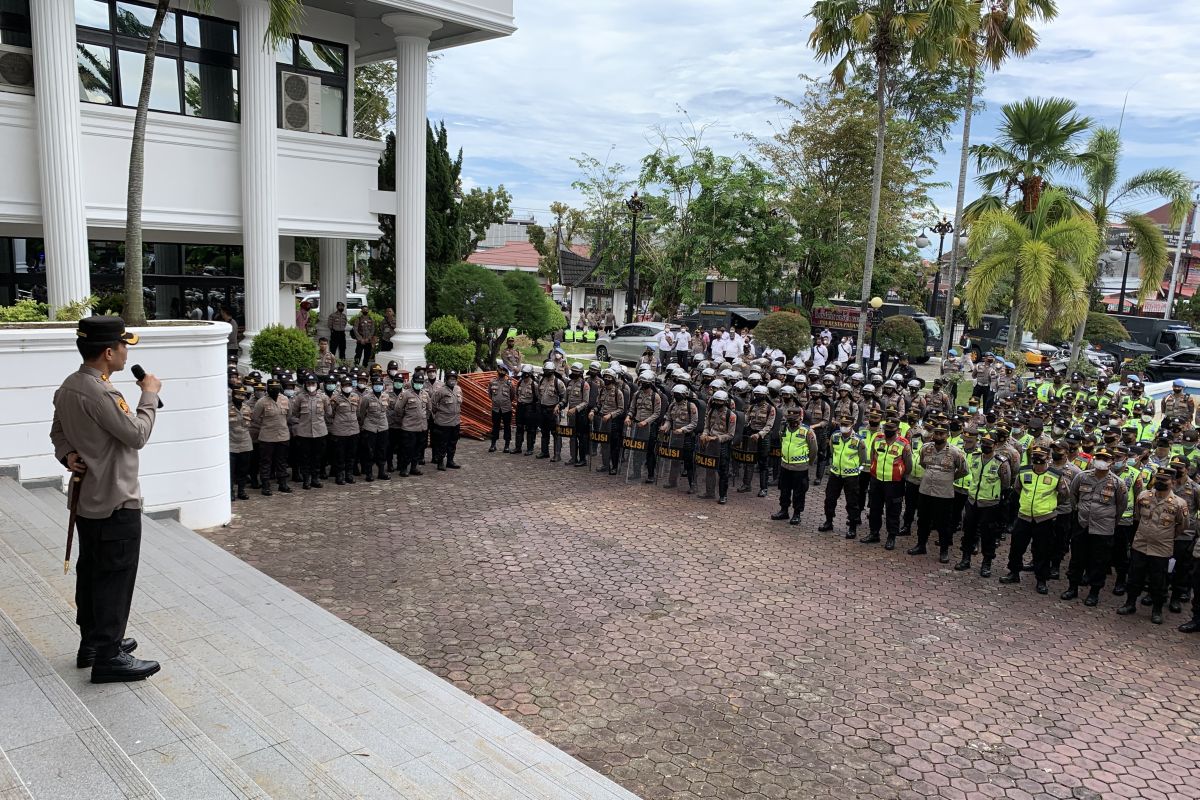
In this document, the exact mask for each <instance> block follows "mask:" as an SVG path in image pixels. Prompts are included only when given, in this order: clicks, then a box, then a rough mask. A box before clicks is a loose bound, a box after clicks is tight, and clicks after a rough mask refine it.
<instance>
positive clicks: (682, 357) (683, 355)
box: [675, 350, 692, 369]
mask: <svg viewBox="0 0 1200 800" xmlns="http://www.w3.org/2000/svg"><path fill="white" fill-rule="evenodd" d="M675 360H676V361H677V362H679V366H681V367H683V368H684V369H691V368H692V354H691V352H690V351H688V350H676V351H675Z"/></svg>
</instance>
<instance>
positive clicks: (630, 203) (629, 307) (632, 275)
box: [625, 192, 646, 322]
mask: <svg viewBox="0 0 1200 800" xmlns="http://www.w3.org/2000/svg"><path fill="white" fill-rule="evenodd" d="M625 207H626V208H628V209H629V213H630V215H631V216H632V217H633V226H632V228H633V232H632V233H631V234H630V237H629V288H628V289H627V290H626V294H627V296H626V298H625V321H626V322H633V309H634V304H635V300H636V295H637V268H636V267H634V259H635V258H637V220H638V214H640V213H642V211H643V210H645V208H646V204H645V202H643V201H642V198H640V197H638V193H637V192H634V193H633V197H631V198H629V199H628V200H626V201H625Z"/></svg>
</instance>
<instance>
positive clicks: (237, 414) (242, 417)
mask: <svg viewBox="0 0 1200 800" xmlns="http://www.w3.org/2000/svg"><path fill="white" fill-rule="evenodd" d="M250 413H251V412H250V406H249V405H247V404H246V402H245V401H243V402H242V406H241V408H238V407H237V406H235V405H234V404H233V401H232V400H230V401H229V452H231V453H249V452H250V451H251V450H253V449H254V441H253V440H252V439H251V438H250Z"/></svg>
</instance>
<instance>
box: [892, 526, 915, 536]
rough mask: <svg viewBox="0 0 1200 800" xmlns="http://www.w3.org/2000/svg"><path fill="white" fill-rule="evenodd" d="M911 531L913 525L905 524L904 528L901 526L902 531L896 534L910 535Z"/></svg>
mask: <svg viewBox="0 0 1200 800" xmlns="http://www.w3.org/2000/svg"><path fill="white" fill-rule="evenodd" d="M911 533H912V526H911V525H905V526H904V527H903V528H901V529H900V532H899V533H898V534H896V535H897V536H908V535H910V534H911Z"/></svg>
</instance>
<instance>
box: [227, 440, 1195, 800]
mask: <svg viewBox="0 0 1200 800" xmlns="http://www.w3.org/2000/svg"><path fill="white" fill-rule="evenodd" d="M485 449H486V447H485V445H483V444H480V443H475V442H466V441H464V442H463V443H462V446H461V447H460V454H461V460H462V461H463V463H464V464H465V468H464V469H463V470H461V471H458V472H444V473H435V472H434V471H433V470H432V468H430V469H429V470H428V471H427V472H426V474H425V475H424V476H423V477H420V478H409V479H407V480H397V479H393V480H392V481H390V482H376V483H374V484H369V485H365V484H363V483H362V482H361V480H360V481H359V482H358V483H356V484H355V485H354V486H348V487H333V486H332V485H327V487H326V488H324V489H320V490H315V491H311V492H302V491H299V490H298V493H297V494H296V495H292V496H291V497H287V496H281V495H279V494H276V495H275V496H274V497H270V498H264V497H259V496H257V495H255V496H254V499H253V500H251V501H248V502H239V503H237V504H235V512H236V514H237V518H235V520H234V522H233V523H232V524H231V525H230V526H229V527H228V528H225V529H220V530H213V531H208V532H206V535H208V536H209V537H210V538H211V539H212V540H214V541H216V542H218V543H219V544H221V545H223V546H225V547H227V548H229V549H230V550H232V551H233V552H235V553H236V554H238V555H239V556H241V557H242V558H243V559H245V560H246V561H248V562H250V563H251V564H254V565H255V566H257V567H258V568H260V569H262V570H263V571H265V572H267V573H268V574H270V575H272V576H273V577H275V578H277V579H278V580H280V581H281V582H283V583H285V584H287V585H288V586H291V587H292V588H294V589H296V590H297V591H299V592H301V593H303V594H304V595H306V596H308V597H309V598H311V599H313V600H314V601H316V602H318V603H320V604H322V605H323V606H325V607H326V608H328V609H330V610H331V611H332V612H334V613H336V614H338V615H339V616H341V617H342V618H344V619H346V620H348V621H350V622H352V623H353V624H354V625H356V626H358V627H359V628H361V629H362V630H364V631H367V632H369V633H370V634H372V635H373V636H375V637H376V638H378V639H379V640H381V641H383V642H385V643H387V644H388V645H390V646H392V647H394V648H395V649H396V650H398V651H399V652H401V653H403V654H404V655H406V656H408V657H409V658H412V659H414V660H415V661H417V662H418V663H420V664H422V665H424V666H425V667H427V668H428V669H430V670H432V671H434V672H435V673H437V674H438V675H440V676H442V677H444V678H445V679H446V680H449V681H451V682H452V683H454V684H455V685H456V686H458V687H460V688H462V689H464V690H465V691H467V692H470V693H471V694H473V695H474V696H476V697H478V698H479V699H481V700H482V701H484V702H486V703H488V704H490V705H493V706H495V707H496V708H498V709H500V710H502V711H503V712H504V713H505V714H507V715H508V716H510V717H512V718H513V719H515V720H517V721H518V722H520V723H521V724H522V725H524V726H526V727H527V728H529V729H530V730H532V731H533V732H535V733H537V734H539V735H541V736H543V737H545V738H546V739H548V740H549V741H550V742H552V743H553V744H555V745H557V746H559V747H561V748H563V749H564V750H566V751H567V752H569V753H571V754H572V755H574V756H576V757H578V758H580V759H581V760H583V761H585V762H586V763H588V764H589V765H591V766H593V767H594V768H596V769H597V770H599V771H600V772H601V773H603V774H605V775H608V776H610V777H612V778H613V779H614V780H616V781H618V782H619V783H621V784H622V785H624V786H625V787H627V788H629V789H630V790H632V791H634V792H636V793H638V794H639V795H641V796H643V797H646V798H651V799H655V798H679V799H680V800H683V799H684V798H687V799H688V800H690V799H691V798H703V797H718V798H755V799H756V800H759V799H761V798H848V797H877V798H899V799H902V800H907V799H908V798H924V797H940V798H947V800H954V799H955V798H962V799H964V800H965V799H966V798H971V799H972V800H974V798H989V797H1004V798H1015V799H1020V798H1038V799H1039V800H1049V799H1050V798H1105V800H1107V798H1123V797H1127V798H1146V799H1147V800H1167V798H1172V799H1174V798H1200V636H1196V637H1191V638H1189V637H1186V636H1184V635H1183V634H1179V633H1176V632H1175V630H1174V626H1175V625H1176V624H1178V623H1179V622H1180V621H1181V620H1180V617H1179V615H1168V620H1167V624H1165V625H1163V626H1154V625H1151V624H1150V622H1149V615H1148V609H1145V608H1141V609H1139V613H1138V614H1137V615H1136V616H1134V617H1132V618H1127V617H1126V618H1122V617H1118V616H1116V614H1115V613H1114V609H1115V607H1116V606H1117V605H1118V602H1117V598H1114V597H1113V596H1112V595H1111V593H1109V592H1108V591H1107V590H1106V591H1105V593H1104V595H1103V599H1102V603H1101V606H1100V607H1099V608H1095V609H1091V608H1086V607H1084V606H1083V605H1081V604H1080V603H1079V602H1078V601H1076V602H1072V603H1064V602H1061V601H1059V600H1057V599H1055V598H1056V595H1057V592H1058V591H1061V588H1062V585H1061V582H1057V583H1058V585H1055V584H1054V583H1052V584H1051V591H1052V593H1051V595H1050V596H1048V597H1043V596H1039V595H1037V594H1035V593H1034V590H1033V581H1032V580H1028V579H1027V580H1026V581H1025V582H1024V583H1022V584H1021V585H1019V586H1016V587H1010V586H1000V585H999V584H998V583H997V582H996V580H995V578H992V579H990V580H984V579H981V578H979V577H978V576H977V573H975V572H971V573H954V572H952V571H950V570H949V568H948V565H947V566H942V565H940V564H938V563H937V558H936V550H935V555H930V556H927V557H918V558H913V557H909V556H906V555H904V554H903V552H902V550H901V549H897V550H896V551H894V552H891V553H888V552H885V551H884V550H883V549H882V548H880V547H879V546H873V547H869V546H863V545H860V544H858V543H857V542H847V541H845V540H844V539H843V538H842V536H841V534H840V530H839V531H836V532H835V533H833V534H818V533H817V532H816V526H817V524H818V523H819V522H820V513H819V505H820V504H819V500H818V498H820V497H821V495H820V494H819V492H820V491H821V489H822V488H823V487H820V488H814V489H813V490H812V491H810V494H809V510H808V512H807V514H806V517H805V521H804V523H803V524H802V525H800V526H799V527H792V526H789V525H787V524H786V523H779V522H771V521H769V520H768V519H767V516H768V515H769V514H770V513H771V512H772V511H774V510H775V508H776V502H775V498H774V497H771V498H766V499H761V500H760V499H758V498H756V497H755V496H754V495H753V494H749V495H744V494H736V493H731V494H730V503H729V505H727V506H724V507H721V506H718V505H716V503H715V502H713V501H707V502H702V501H700V500H697V499H695V498H693V497H688V496H686V495H684V494H682V493H679V494H674V493H671V492H668V491H666V490H664V489H661V488H658V487H651V486H643V485H641V484H638V485H631V486H626V485H625V484H624V483H623V482H622V481H621V479H619V478H610V477H608V476H602V475H597V474H596V473H594V472H590V471H589V472H586V473H585V472H584V470H582V469H573V468H570V467H564V466H563V465H561V464H550V463H549V462H547V461H542V460H535V459H533V458H531V457H530V458H526V457H524V456H521V457H514V456H506V455H503V454H501V453H495V454H491V455H489V454H487V453H485V452H484V451H485ZM840 516H841V512H840V511H839V520H840ZM901 542H905V540H903V539H902V540H901ZM902 546H907V545H906V544H905V545H902ZM1003 555H1004V551H1003V548H1002V552H1001V558H1000V559H998V560H997V563H999V564H1003V560H1002V559H1003ZM997 574H999V573H997Z"/></svg>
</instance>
